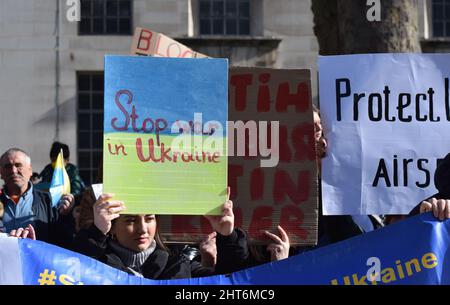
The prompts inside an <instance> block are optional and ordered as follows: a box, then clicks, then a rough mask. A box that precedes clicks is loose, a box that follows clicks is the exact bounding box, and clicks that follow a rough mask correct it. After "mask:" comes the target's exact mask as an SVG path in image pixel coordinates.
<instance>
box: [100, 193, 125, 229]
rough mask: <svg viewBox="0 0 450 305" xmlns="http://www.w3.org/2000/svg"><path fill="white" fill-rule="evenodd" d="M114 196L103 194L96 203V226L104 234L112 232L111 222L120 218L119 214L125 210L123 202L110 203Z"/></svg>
mask: <svg viewBox="0 0 450 305" xmlns="http://www.w3.org/2000/svg"><path fill="white" fill-rule="evenodd" d="M113 196H114V194H102V195H100V197H99V198H98V199H97V201H96V202H95V203H94V206H93V209H94V224H95V226H96V227H97V228H98V229H99V230H100V231H101V232H102V233H103V234H105V235H106V234H107V233H108V232H109V230H111V226H112V224H111V221H112V220H113V219H116V218H118V217H119V216H120V215H119V213H120V212H121V211H123V210H124V209H125V205H124V203H123V202H122V201H116V200H113V201H110V199H111V198H112V197H113Z"/></svg>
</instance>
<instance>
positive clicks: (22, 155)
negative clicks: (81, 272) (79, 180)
mask: <svg viewBox="0 0 450 305" xmlns="http://www.w3.org/2000/svg"><path fill="white" fill-rule="evenodd" d="M32 173H33V170H32V166H31V159H30V157H29V156H28V154H27V153H26V152H25V151H23V150H21V149H18V148H11V149H9V150H7V151H6V152H5V153H4V154H3V155H2V156H1V157H0V174H1V178H2V179H3V181H4V182H5V185H4V187H3V192H2V193H1V194H0V200H1V202H2V204H3V206H4V214H3V218H2V221H3V226H4V228H5V231H6V232H7V233H9V232H11V231H13V230H16V229H17V230H22V229H21V228H27V227H28V225H30V224H31V225H32V226H33V227H34V228H35V232H36V238H37V239H38V240H42V241H45V242H49V243H53V244H56V245H59V246H62V247H67V246H69V245H70V243H71V240H72V235H73V218H72V217H71V213H70V212H71V209H72V206H73V201H74V200H73V196H72V195H67V196H63V198H61V199H62V200H60V205H59V206H58V207H52V200H51V197H50V194H48V193H44V192H41V191H39V190H37V189H35V188H34V187H33V184H32V183H31V182H30V178H31V175H32ZM23 230H28V229H23Z"/></svg>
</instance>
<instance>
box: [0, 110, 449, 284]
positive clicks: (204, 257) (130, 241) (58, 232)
mask: <svg viewBox="0 0 450 305" xmlns="http://www.w3.org/2000/svg"><path fill="white" fill-rule="evenodd" d="M313 113H314V127H315V141H316V153H317V167H318V175H319V177H318V178H319V179H320V173H321V159H322V158H324V157H326V151H327V145H328V143H327V141H326V139H325V138H324V134H323V127H322V124H321V121H320V112H319V110H318V109H317V108H315V107H314V111H313ZM61 150H62V151H63V156H64V162H65V166H66V171H67V172H68V175H69V178H70V182H71V194H67V195H64V196H63V197H62V198H61V199H60V201H59V203H58V205H57V206H52V200H51V197H50V194H49V193H48V187H49V185H50V182H51V179H52V175H53V169H54V167H55V162H56V157H57V156H58V153H59V152H60V151H61ZM69 157H70V152H69V147H68V146H67V145H66V144H63V143H59V142H55V143H53V145H52V147H51V150H50V160H51V163H50V164H48V165H47V166H46V167H45V168H44V169H43V170H42V172H41V173H40V174H36V173H33V168H32V163H31V157H30V156H29V155H28V154H27V153H26V152H25V151H23V150H22V149H19V148H11V149H8V150H7V151H6V152H4V153H3V154H2V155H1V156H0V174H1V178H2V179H3V181H4V186H3V188H2V190H1V193H0V201H1V202H0V231H2V232H4V233H8V234H9V235H10V236H14V237H19V238H31V239H37V240H42V241H45V242H48V243H52V244H55V245H58V246H61V247H64V248H68V249H71V250H73V251H76V252H79V253H81V254H84V255H87V256H90V257H92V258H95V259H97V260H99V261H101V262H103V263H106V264H108V265H110V266H112V267H115V268H117V269H120V270H123V271H125V272H128V273H129V274H132V275H136V276H140V277H145V278H150V279H175V278H188V277H198V276H208V275H212V274H226V273H230V272H234V271H237V270H241V269H244V268H247V267H251V266H255V265H258V264H261V263H265V262H269V261H276V260H282V259H285V258H287V257H288V256H289V255H294V254H297V253H300V252H302V251H303V250H304V249H299V248H294V247H291V245H290V243H289V232H286V231H285V230H284V229H283V228H282V227H281V226H278V232H276V233H277V234H274V233H275V232H267V231H266V232H265V235H266V236H267V238H268V245H266V246H260V245H254V244H252V243H251V242H250V241H249V239H248V237H247V234H246V232H244V231H243V230H241V229H240V228H235V226H234V213H233V202H232V201H231V200H227V201H226V202H224V203H223V208H222V215H220V216H205V217H206V218H207V219H208V221H209V222H210V224H211V226H212V228H213V229H214V232H211V233H210V234H209V235H208V236H206V237H205V239H204V240H203V241H202V242H201V243H200V244H198V245H197V247H191V246H184V247H182V248H181V251H178V250H177V249H179V247H174V246H172V245H166V244H165V243H164V242H163V240H162V239H161V237H160V232H159V226H158V215H153V214H147V215H130V214H126V202H122V201H116V200H112V194H102V195H101V196H99V198H98V199H96V196H95V195H94V191H93V189H92V187H91V186H88V187H85V185H84V183H83V181H82V179H81V178H80V176H79V174H78V170H77V168H76V166H75V165H73V164H71V163H69ZM449 178H450V154H448V155H447V156H446V157H445V159H444V160H443V162H442V163H441V164H440V165H439V166H438V168H437V169H436V172H435V177H434V182H435V186H436V188H437V189H438V191H439V193H437V194H435V195H434V196H432V197H430V198H428V199H426V200H424V201H423V202H421V203H420V204H418V205H417V206H416V208H414V209H413V210H412V211H411V213H410V215H416V214H419V213H424V212H430V211H431V212H432V213H433V215H434V216H435V217H437V218H439V219H440V220H444V219H447V218H450V179H449ZM101 180H102V169H101V166H100V168H99V174H98V178H97V181H96V182H97V183H99V182H101ZM319 187H320V183H319ZM321 210H322V203H321V196H320V191H319V221H318V225H319V228H318V230H319V234H318V244H317V246H316V247H320V246H324V245H327V244H330V243H334V242H338V241H341V240H344V239H347V238H350V237H353V236H356V235H359V234H364V233H367V232H370V231H373V230H376V229H378V228H380V227H383V226H384V225H387V224H390V223H393V222H395V221H399V220H401V219H403V218H406V217H408V215H383V216H382V215H354V216H352V215H343V216H323V215H322V211H321ZM300 255H301V254H300Z"/></svg>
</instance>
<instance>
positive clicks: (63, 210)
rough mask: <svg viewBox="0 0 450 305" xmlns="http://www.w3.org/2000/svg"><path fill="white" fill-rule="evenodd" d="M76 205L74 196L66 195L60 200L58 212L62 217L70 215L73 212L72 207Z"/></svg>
mask: <svg viewBox="0 0 450 305" xmlns="http://www.w3.org/2000/svg"><path fill="white" fill-rule="evenodd" d="M74 204H75V197H74V196H73V195H72V194H66V195H63V196H62V197H61V199H59V202H58V211H59V214H61V215H64V216H66V215H69V213H70V212H71V211H72V207H73V205H74Z"/></svg>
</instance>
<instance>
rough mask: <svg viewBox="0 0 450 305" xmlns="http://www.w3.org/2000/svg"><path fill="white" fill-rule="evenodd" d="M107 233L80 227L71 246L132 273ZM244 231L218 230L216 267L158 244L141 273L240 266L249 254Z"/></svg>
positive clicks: (170, 275) (205, 272)
mask: <svg viewBox="0 0 450 305" xmlns="http://www.w3.org/2000/svg"><path fill="white" fill-rule="evenodd" d="M108 241H109V237H108V236H106V235H104V234H103V233H102V232H101V231H100V230H99V229H97V227H96V226H95V225H92V226H91V227H89V229H83V230H81V231H80V232H78V234H77V235H76V237H75V240H74V242H73V244H72V250H73V251H76V252H79V253H81V254H84V255H87V256H90V257H92V258H94V259H97V260H99V261H101V262H103V263H105V264H107V265H109V266H111V267H114V268H116V269H119V270H122V271H124V272H127V273H130V274H133V273H132V272H130V270H128V269H127V268H126V267H127V266H125V265H124V263H123V262H122V261H121V260H120V258H119V256H117V255H116V254H115V253H114V251H113V250H112V248H111V247H110V246H109V243H108ZM246 241H247V240H246V238H245V234H244V233H243V232H242V231H241V230H239V229H235V230H234V231H233V233H232V234H231V235H230V236H222V235H220V234H217V237H216V242H217V265H216V269H215V271H214V270H212V269H210V268H205V267H203V266H202V265H201V264H200V263H199V262H197V261H194V260H189V258H188V257H187V256H185V255H183V254H181V253H179V254H175V255H170V254H169V253H168V252H167V251H165V250H163V249H161V248H159V247H157V248H156V249H155V251H154V252H153V253H152V254H151V255H150V256H149V257H148V258H147V260H146V261H145V263H144V264H143V265H142V267H141V270H140V271H141V274H142V275H143V276H144V277H145V278H148V279H158V280H166V279H180V278H191V277H201V276H210V275H213V274H225V273H230V272H234V271H237V270H239V269H240V268H242V267H243V266H244V261H245V260H246V259H247V257H248V248H247V243H246Z"/></svg>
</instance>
